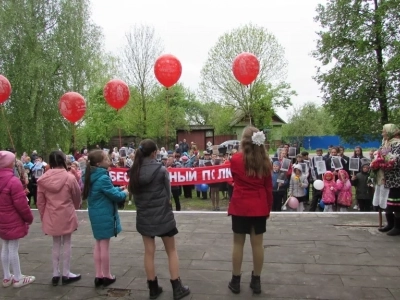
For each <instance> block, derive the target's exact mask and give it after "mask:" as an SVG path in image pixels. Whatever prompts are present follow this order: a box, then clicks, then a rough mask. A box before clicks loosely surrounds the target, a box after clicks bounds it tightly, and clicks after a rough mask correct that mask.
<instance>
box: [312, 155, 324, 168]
mask: <svg viewBox="0 0 400 300" xmlns="http://www.w3.org/2000/svg"><path fill="white" fill-rule="evenodd" d="M313 159H314V163H315V166H316V165H317V162H319V161H323V160H324V158H323V157H322V156H314V157H313Z"/></svg>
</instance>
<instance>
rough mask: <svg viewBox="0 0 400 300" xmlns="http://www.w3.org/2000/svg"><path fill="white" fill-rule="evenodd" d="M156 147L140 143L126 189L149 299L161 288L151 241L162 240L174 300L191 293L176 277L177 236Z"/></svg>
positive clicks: (165, 175)
mask: <svg viewBox="0 0 400 300" xmlns="http://www.w3.org/2000/svg"><path fill="white" fill-rule="evenodd" d="M156 155H157V145H156V143H154V142H153V141H152V140H149V139H146V140H143V141H142V142H141V143H140V146H139V149H138V150H137V151H136V154H135V160H134V162H133V166H132V168H131V170H130V173H129V178H130V181H129V187H130V190H131V191H132V194H133V199H134V201H135V205H136V209H137V215H136V229H137V231H138V232H139V233H140V234H141V235H142V237H143V244H144V249H145V253H144V266H145V271H146V275H147V284H148V287H149V289H150V299H156V298H157V297H158V296H159V295H160V294H161V293H162V291H163V290H162V288H161V287H160V286H159V285H158V281H157V276H156V272H155V266H154V255H155V251H156V245H155V241H154V238H155V237H156V236H158V237H161V239H162V241H163V243H164V247H165V251H166V252H167V255H168V264H169V271H170V276H171V284H172V288H173V294H174V299H175V300H176V299H182V298H183V297H185V296H187V295H189V294H190V290H189V288H188V287H187V286H183V285H182V283H181V280H180V278H179V260H178V254H177V251H176V247H175V237H174V236H175V235H176V234H177V233H178V230H177V228H176V222H175V218H174V214H173V212H172V208H171V184H170V180H169V173H168V171H167V169H166V168H165V167H164V166H163V165H162V164H161V163H159V162H157V161H156Z"/></svg>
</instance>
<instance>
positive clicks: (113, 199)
mask: <svg viewBox="0 0 400 300" xmlns="http://www.w3.org/2000/svg"><path fill="white" fill-rule="evenodd" d="M110 164H111V162H110V159H109V158H108V155H107V154H106V153H105V152H103V150H93V151H91V152H90V153H89V156H88V161H87V165H86V172H85V178H84V182H85V186H84V189H83V199H87V202H88V211H89V219H90V224H91V226H92V231H93V236H94V238H95V239H96V244H95V246H94V251H93V256H94V261H95V268H96V277H95V279H94V284H95V286H96V287H98V286H101V285H103V286H108V285H110V284H112V283H114V282H115V280H116V277H115V276H113V275H111V272H110V238H111V237H113V236H117V234H118V233H120V232H121V230H122V228H121V223H120V220H119V215H118V207H117V203H118V202H123V201H125V199H126V196H127V194H128V191H127V190H126V189H125V188H124V187H122V190H121V189H120V188H118V187H114V186H113V184H112V181H111V178H110V176H109V175H108V171H107V169H108V167H109V166H110Z"/></svg>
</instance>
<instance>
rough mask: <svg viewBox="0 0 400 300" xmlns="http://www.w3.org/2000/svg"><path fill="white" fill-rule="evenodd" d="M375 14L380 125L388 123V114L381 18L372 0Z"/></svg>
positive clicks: (375, 2)
mask: <svg viewBox="0 0 400 300" xmlns="http://www.w3.org/2000/svg"><path fill="white" fill-rule="evenodd" d="M374 4H375V14H374V19H375V20H374V33H375V53H376V60H377V84H378V101H379V107H380V111H381V124H382V126H383V125H385V124H387V123H389V116H388V103H387V95H386V84H387V81H386V74H385V70H384V62H383V45H382V29H381V28H382V19H381V16H380V12H379V11H378V8H379V4H378V0H374Z"/></svg>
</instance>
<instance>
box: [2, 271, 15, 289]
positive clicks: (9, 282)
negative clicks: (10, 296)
mask: <svg viewBox="0 0 400 300" xmlns="http://www.w3.org/2000/svg"><path fill="white" fill-rule="evenodd" d="M13 279H14V275H12V274H11V277H10V279H3V287H5V288H6V287H9V286H11V285H12V284H13Z"/></svg>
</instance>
